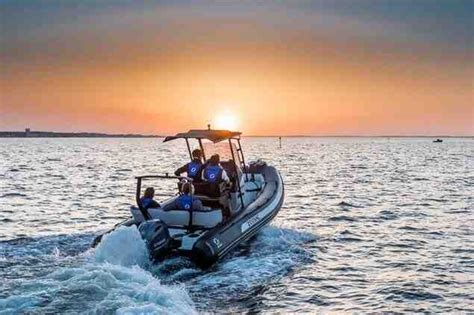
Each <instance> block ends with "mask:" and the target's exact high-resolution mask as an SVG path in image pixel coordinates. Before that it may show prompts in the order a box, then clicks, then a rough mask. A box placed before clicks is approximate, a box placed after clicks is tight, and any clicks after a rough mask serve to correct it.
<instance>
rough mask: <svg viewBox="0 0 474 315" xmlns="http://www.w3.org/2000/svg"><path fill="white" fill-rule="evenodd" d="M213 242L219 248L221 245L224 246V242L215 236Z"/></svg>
mask: <svg viewBox="0 0 474 315" xmlns="http://www.w3.org/2000/svg"><path fill="white" fill-rule="evenodd" d="M212 242H213V243H214V244H215V245H216V246H217V248H221V247H222V242H221V241H220V240H219V239H218V238H216V237H214V238H213V239H212Z"/></svg>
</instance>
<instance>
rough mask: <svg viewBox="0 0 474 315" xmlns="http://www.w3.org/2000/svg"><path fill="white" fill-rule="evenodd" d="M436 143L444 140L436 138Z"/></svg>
mask: <svg viewBox="0 0 474 315" xmlns="http://www.w3.org/2000/svg"><path fill="white" fill-rule="evenodd" d="M433 142H434V143H440V142H443V139H436V140H433Z"/></svg>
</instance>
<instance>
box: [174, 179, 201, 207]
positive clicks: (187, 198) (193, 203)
mask: <svg viewBox="0 0 474 315" xmlns="http://www.w3.org/2000/svg"><path fill="white" fill-rule="evenodd" d="M181 190H182V192H183V194H182V195H180V196H179V197H178V198H176V201H175V208H176V209H179V210H202V209H203V206H202V202H201V200H199V199H198V198H195V197H194V196H193V195H194V185H193V184H192V183H190V182H186V183H184V184H183V186H182V188H181Z"/></svg>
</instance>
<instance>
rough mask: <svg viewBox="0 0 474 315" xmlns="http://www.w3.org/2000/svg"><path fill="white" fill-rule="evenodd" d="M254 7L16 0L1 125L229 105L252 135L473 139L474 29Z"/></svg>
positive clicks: (180, 117)
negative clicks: (22, 0)
mask: <svg viewBox="0 0 474 315" xmlns="http://www.w3.org/2000/svg"><path fill="white" fill-rule="evenodd" d="M178 2H179V1H178ZM26 3H28V2H26ZM250 5H251V4H250V3H248V4H247V5H246V6H234V7H231V6H230V5H225V3H222V2H221V3H220V5H218V6H214V7H213V8H212V9H209V8H208V7H205V6H190V5H182V4H180V3H178V4H173V5H167V6H163V5H154V6H150V7H136V6H134V5H127V6H119V5H117V6H116V7H114V6H110V5H108V6H104V7H100V6H98V7H97V8H90V7H88V8H82V7H81V6H80V5H77V6H76V7H73V8H71V7H68V6H67V5H66V6H60V7H58V8H56V7H52V8H51V7H48V8H46V9H44V8H41V9H42V10H38V7H34V6H33V7H28V5H26V7H21V6H18V5H10V6H9V5H8V2H7V4H3V8H2V11H1V12H2V15H3V17H4V18H5V17H11V18H10V19H6V22H4V25H3V27H2V28H1V30H2V35H4V36H2V40H1V42H0V43H1V48H2V50H1V52H2V55H1V58H0V61H1V69H2V70H1V72H0V80H1V81H0V93H1V94H0V130H21V129H23V128H25V127H31V128H32V129H34V130H57V131H98V132H110V133H123V132H132V133H158V134H166V133H173V132H176V131H183V130H187V129H190V128H199V127H205V126H206V124H207V122H214V121H215V119H216V116H219V115H220V113H222V112H226V113H231V114H232V115H234V116H236V117H237V120H238V128H239V129H241V130H242V131H243V132H244V133H245V134H252V135H302V134H305V135H383V134H390V135H410V134H424V135H436V134H450V135H473V134H474V104H473V99H474V98H473V96H474V92H473V78H474V67H473V60H472V47H473V43H472V36H471V35H469V34H470V33H472V24H471V30H470V31H471V32H469V33H468V35H466V36H460V37H459V38H454V37H452V38H450V36H449V35H450V34H449V32H448V33H447V34H445V33H442V32H441V30H440V31H439V34H437V33H436V31H437V30H436V29H431V28H429V29H426V24H427V23H428V22H432V20H431V19H430V18H431V17H430V15H427V16H425V17H424V19H422V20H419V18H418V17H417V18H413V19H412V20H410V19H408V20H407V21H402V22H400V21H397V20H396V19H390V16H387V13H385V12H379V11H377V10H376V11H375V12H372V13H370V11H369V13H364V14H362V13H361V14H359V15H351V14H348V13H347V12H346V11H344V8H342V9H341V8H339V9H337V8H336V9H335V10H332V11H331V10H330V11H329V12H330V13H328V11H327V10H328V9H327V8H326V7H318V6H316V8H314V7H312V8H310V9H308V8H303V9H302V8H299V7H295V8H294V7H279V6H268V5H266V6H262V5H260V6H256V7H249V6H250ZM1 6H2V4H0V7H1ZM29 10H31V12H30V11H29ZM325 10H326V11H325ZM29 13H31V14H33V13H35V14H36V15H35V16H36V18H37V19H39V20H38V21H33V22H31V25H30V24H29V23H27V22H22V20H21V18H24V19H26V18H27V17H28V14H29ZM434 13H436V12H434ZM434 13H433V14H434ZM15 14H16V15H15ZM367 14H369V16H367ZM370 14H373V15H374V16H375V17H377V14H378V15H379V16H378V17H379V19H375V18H369V17H370ZM381 14H382V16H381V17H380V15H381ZM417 19H418V20H417ZM438 19H440V18H439V16H438ZM409 22H410V23H412V24H413V25H410V24H409ZM441 22H443V21H442V20H441ZM441 22H439V23H441ZM448 22H452V21H451V20H449V21H448ZM448 22H446V25H447V26H446V25H444V28H443V32H446V27H449V25H450V24H449V23H448ZM461 22H462V21H461ZM437 23H438V22H437ZM420 25H423V26H424V27H421V26H420ZM453 25H454V26H453V28H454V29H453V32H454V31H456V28H455V26H456V25H457V24H453ZM417 27H418V28H417ZM432 32H435V33H434V34H435V35H437V36H434V35H433V33H432Z"/></svg>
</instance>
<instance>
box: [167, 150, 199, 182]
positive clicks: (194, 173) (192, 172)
mask: <svg viewBox="0 0 474 315" xmlns="http://www.w3.org/2000/svg"><path fill="white" fill-rule="evenodd" d="M192 156H193V160H192V161H191V162H189V163H187V164H185V165H183V166H181V167H180V168H178V169H177V170H176V171H175V172H174V175H176V176H181V174H183V173H186V176H187V177H189V178H192V179H193V181H194V182H200V181H201V173H202V170H203V168H204V167H203V166H204V164H203V163H202V153H201V150H199V149H196V150H194V151H193V153H192Z"/></svg>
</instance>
